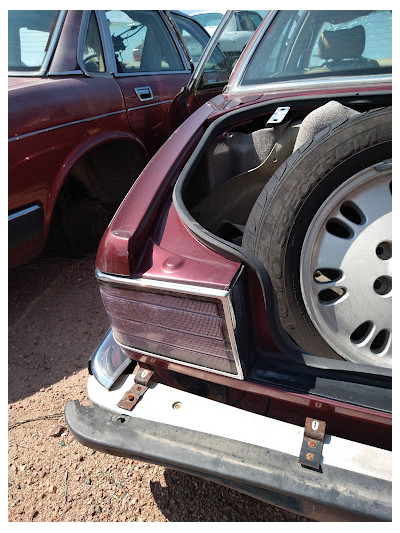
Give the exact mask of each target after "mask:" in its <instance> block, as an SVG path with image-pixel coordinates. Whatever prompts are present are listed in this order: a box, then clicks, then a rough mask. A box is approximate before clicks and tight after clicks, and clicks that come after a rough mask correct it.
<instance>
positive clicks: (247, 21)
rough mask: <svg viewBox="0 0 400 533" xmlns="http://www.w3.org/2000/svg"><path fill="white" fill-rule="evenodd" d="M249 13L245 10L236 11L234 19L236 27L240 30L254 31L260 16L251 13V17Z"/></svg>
mask: <svg viewBox="0 0 400 533" xmlns="http://www.w3.org/2000/svg"><path fill="white" fill-rule="evenodd" d="M250 15H251V14H250V13H249V12H247V11H239V12H238V13H236V20H237V29H238V30H241V31H255V30H256V29H257V28H258V26H259V24H260V22H261V20H262V19H261V17H260V16H259V15H258V14H257V13H253V17H251V16H250ZM256 16H257V17H258V19H259V20H258V21H257V17H256Z"/></svg>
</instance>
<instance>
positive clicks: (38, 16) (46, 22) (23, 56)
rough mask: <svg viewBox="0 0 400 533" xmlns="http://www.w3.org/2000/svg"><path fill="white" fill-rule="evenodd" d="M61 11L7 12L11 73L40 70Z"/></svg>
mask: <svg viewBox="0 0 400 533" xmlns="http://www.w3.org/2000/svg"><path fill="white" fill-rule="evenodd" d="M58 15H59V11H44V10H37V11H36V10H32V11H23V10H19V11H9V12H8V70H9V71H13V70H14V71H33V72H34V71H38V70H40V68H41V67H42V65H43V62H44V58H45V56H46V53H47V49H48V45H49V42H50V39H51V36H52V33H53V30H54V28H55V25H56V22H57V19H58Z"/></svg>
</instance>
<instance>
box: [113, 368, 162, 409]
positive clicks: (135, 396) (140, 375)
mask: <svg viewBox="0 0 400 533" xmlns="http://www.w3.org/2000/svg"><path fill="white" fill-rule="evenodd" d="M135 372H136V374H135V384H134V385H133V387H131V388H130V389H129V390H128V391H126V393H125V394H124V395H123V397H122V398H121V400H120V401H119V402H118V404H117V405H118V407H121V408H122V409H126V410H127V411H132V409H133V408H134V407H135V405H136V404H137V403H138V401H139V400H140V398H141V397H142V396H143V394H144V393H145V392H146V391H147V389H148V388H149V381H150V380H151V378H152V376H153V374H154V372H153V371H152V370H147V368H140V367H139V368H138V367H136V368H135Z"/></svg>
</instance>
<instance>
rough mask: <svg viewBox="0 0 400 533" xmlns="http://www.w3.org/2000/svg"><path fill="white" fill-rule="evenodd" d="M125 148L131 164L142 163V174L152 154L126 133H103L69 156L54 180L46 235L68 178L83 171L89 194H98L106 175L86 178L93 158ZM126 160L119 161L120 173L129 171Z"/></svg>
mask: <svg viewBox="0 0 400 533" xmlns="http://www.w3.org/2000/svg"><path fill="white" fill-rule="evenodd" d="M123 148H127V149H128V150H129V160H130V161H132V160H134V159H136V160H137V161H138V162H139V163H138V168H139V172H138V174H139V173H140V170H141V169H142V168H143V167H144V165H145V164H146V163H147V162H148V160H149V154H148V152H147V150H146V148H145V146H144V144H143V143H142V142H141V140H140V139H138V138H137V137H135V136H133V135H131V134H128V133H126V132H101V133H99V134H97V135H95V136H93V137H90V138H88V139H86V140H85V141H84V142H83V143H81V144H79V145H78V146H75V147H74V148H73V150H71V151H70V152H69V153H68V155H67V156H66V158H65V159H64V161H63V162H62V164H60V167H59V171H58V174H57V176H56V179H55V180H54V181H53V183H52V186H51V188H50V190H49V192H48V198H47V209H45V225H46V231H47V232H48V230H49V227H50V223H51V219H52V215H53V212H54V209H55V207H56V203H57V199H58V198H59V195H60V193H61V191H62V189H63V187H65V185H66V183H67V182H68V177H69V176H70V175H71V173H73V172H74V171H75V170H76V169H78V168H80V171H79V172H78V173H77V174H78V176H77V178H78V180H79V181H82V184H83V185H84V186H85V188H86V189H88V191H89V192H91V193H93V192H95V191H96V192H97V193H98V191H99V190H101V179H102V177H103V176H104V172H105V170H102V172H101V173H100V174H99V175H97V176H96V175H95V174H94V173H92V175H91V176H90V177H88V178H87V179H83V172H82V169H84V168H85V167H87V165H88V164H89V163H88V162H89V160H90V158H91V157H95V155H96V153H98V152H99V151H100V150H101V151H102V156H103V158H105V157H107V155H110V154H112V153H116V152H117V151H118V150H119V151H121V150H122V149H123ZM127 159H128V158H127ZM127 159H125V160H124V159H123V160H122V161H121V160H119V165H118V168H119V169H121V173H123V171H124V170H125V169H126V166H125V167H124V165H125V164H126V162H127ZM140 167H141V168H140ZM136 177H137V176H135V178H136ZM133 181H134V179H133V177H132V183H133ZM95 196H98V194H95Z"/></svg>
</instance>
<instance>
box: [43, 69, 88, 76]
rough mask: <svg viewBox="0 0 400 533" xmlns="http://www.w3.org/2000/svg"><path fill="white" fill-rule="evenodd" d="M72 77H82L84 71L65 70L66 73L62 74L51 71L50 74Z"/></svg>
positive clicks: (62, 72)
mask: <svg viewBox="0 0 400 533" xmlns="http://www.w3.org/2000/svg"><path fill="white" fill-rule="evenodd" d="M70 75H74V76H77V75H79V76H82V75H83V72H82V70H79V69H77V70H65V71H60V72H57V71H55V70H54V71H51V72H49V76H70Z"/></svg>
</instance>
